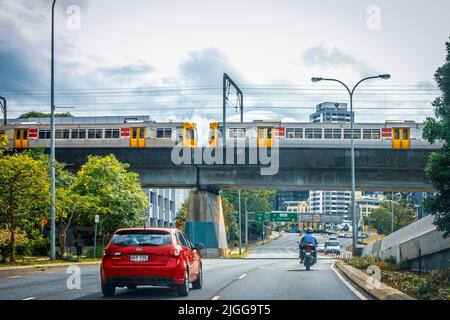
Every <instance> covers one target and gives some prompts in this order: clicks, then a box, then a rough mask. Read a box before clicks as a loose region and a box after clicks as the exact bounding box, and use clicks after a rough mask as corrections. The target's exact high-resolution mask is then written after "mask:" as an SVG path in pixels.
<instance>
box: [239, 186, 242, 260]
mask: <svg viewBox="0 0 450 320" xmlns="http://www.w3.org/2000/svg"><path fill="white" fill-rule="evenodd" d="M241 253H242V218H241V190H239V254H241Z"/></svg>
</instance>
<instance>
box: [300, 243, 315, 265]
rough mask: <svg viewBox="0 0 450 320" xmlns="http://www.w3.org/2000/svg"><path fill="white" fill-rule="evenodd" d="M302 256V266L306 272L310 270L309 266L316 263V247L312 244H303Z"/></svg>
mask: <svg viewBox="0 0 450 320" xmlns="http://www.w3.org/2000/svg"><path fill="white" fill-rule="evenodd" d="M300 250H301V251H302V255H303V264H304V265H305V267H306V270H310V269H311V266H312V265H313V264H314V263H316V258H315V256H316V255H315V251H316V247H315V246H314V245H312V244H309V243H308V244H304V245H302V246H301V249H300Z"/></svg>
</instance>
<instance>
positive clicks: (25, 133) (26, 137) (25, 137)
mask: <svg viewBox="0 0 450 320" xmlns="http://www.w3.org/2000/svg"><path fill="white" fill-rule="evenodd" d="M27 139H28V130H23V140H27Z"/></svg>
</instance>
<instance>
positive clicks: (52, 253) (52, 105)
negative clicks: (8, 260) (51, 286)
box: [50, 0, 56, 260]
mask: <svg viewBox="0 0 450 320" xmlns="http://www.w3.org/2000/svg"><path fill="white" fill-rule="evenodd" d="M55 4H56V0H53V4H52V45H51V46H52V48H51V77H50V78H51V80H50V82H51V86H50V87H51V88H50V96H51V97H50V110H51V112H50V114H51V118H50V180H51V185H50V188H51V201H50V260H55V259H56V240H55V239H56V238H55V198H56V193H55V192H56V188H55V85H54V82H55V78H54V74H55V69H54V54H55V46H54V42H55Z"/></svg>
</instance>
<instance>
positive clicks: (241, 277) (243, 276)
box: [238, 273, 247, 280]
mask: <svg viewBox="0 0 450 320" xmlns="http://www.w3.org/2000/svg"><path fill="white" fill-rule="evenodd" d="M246 276H247V274H246V273H244V274H243V275H242V276H240V277H239V278H238V279H239V280H241V279H244V278H245V277H246Z"/></svg>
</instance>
